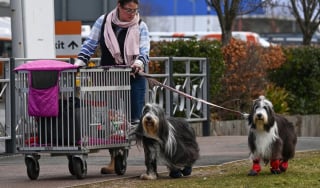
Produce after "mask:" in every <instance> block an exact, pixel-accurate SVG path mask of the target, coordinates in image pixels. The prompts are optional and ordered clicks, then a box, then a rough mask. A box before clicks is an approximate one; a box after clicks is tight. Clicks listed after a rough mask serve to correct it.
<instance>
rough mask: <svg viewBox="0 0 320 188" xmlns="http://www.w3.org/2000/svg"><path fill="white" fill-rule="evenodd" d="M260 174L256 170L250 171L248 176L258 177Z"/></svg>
mask: <svg viewBox="0 0 320 188" xmlns="http://www.w3.org/2000/svg"><path fill="white" fill-rule="evenodd" d="M258 174H259V173H258V172H257V171H255V170H250V172H249V173H248V176H257V175H258Z"/></svg>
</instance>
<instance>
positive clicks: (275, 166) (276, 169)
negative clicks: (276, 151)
mask: <svg viewBox="0 0 320 188" xmlns="http://www.w3.org/2000/svg"><path fill="white" fill-rule="evenodd" d="M270 165H271V168H270V171H271V173H272V174H280V173H281V170H280V160H278V159H277V160H271V163H270Z"/></svg>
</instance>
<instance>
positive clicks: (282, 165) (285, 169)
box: [279, 162, 289, 172]
mask: <svg viewBox="0 0 320 188" xmlns="http://www.w3.org/2000/svg"><path fill="white" fill-rule="evenodd" d="M288 166H289V165H288V162H282V163H281V164H280V166H279V168H280V170H281V172H285V171H287V169H288Z"/></svg>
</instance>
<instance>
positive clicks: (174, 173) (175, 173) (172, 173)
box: [169, 170, 182, 178]
mask: <svg viewBox="0 0 320 188" xmlns="http://www.w3.org/2000/svg"><path fill="white" fill-rule="evenodd" d="M169 176H170V177H172V178H180V177H182V173H181V171H180V170H177V171H170V174H169Z"/></svg>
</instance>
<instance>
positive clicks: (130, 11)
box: [118, 0, 139, 22]
mask: <svg viewBox="0 0 320 188" xmlns="http://www.w3.org/2000/svg"><path fill="white" fill-rule="evenodd" d="M118 11H119V19H120V20H121V21H123V22H130V21H131V20H132V19H133V18H134V17H135V16H136V14H138V12H139V0H118Z"/></svg>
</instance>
